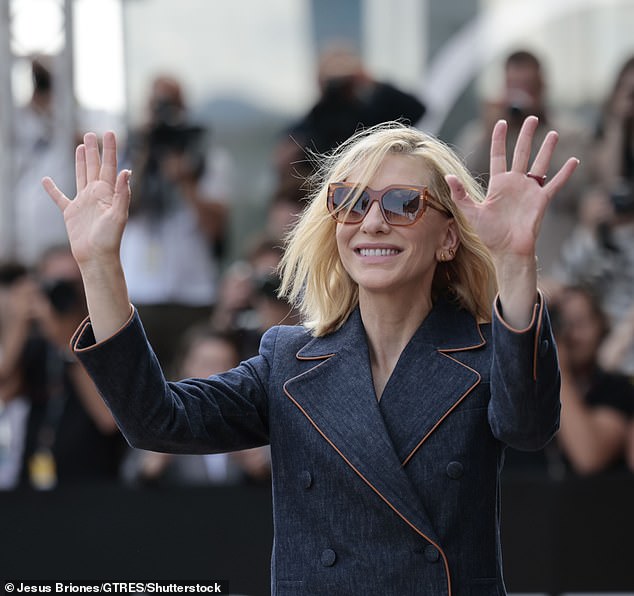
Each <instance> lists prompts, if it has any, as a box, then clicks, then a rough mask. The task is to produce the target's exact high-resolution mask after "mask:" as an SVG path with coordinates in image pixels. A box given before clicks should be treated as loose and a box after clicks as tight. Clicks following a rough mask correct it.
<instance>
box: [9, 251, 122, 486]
mask: <svg viewBox="0 0 634 596" xmlns="http://www.w3.org/2000/svg"><path fill="white" fill-rule="evenodd" d="M0 288H1V292H0V296H1V297H2V304H1V306H2V311H1V314H0V318H1V323H2V333H1V349H2V358H0V391H1V397H2V399H3V400H4V401H7V403H8V404H9V405H10V406H12V407H13V404H14V403H15V402H16V401H18V400H20V401H21V402H23V404H24V406H25V407H23V408H22V415H21V416H20V423H19V426H14V427H13V428H12V432H13V433H14V434H15V438H16V439H17V438H19V445H15V449H16V450H15V451H14V455H15V456H19V460H20V461H19V463H18V462H16V467H17V468H18V473H17V474H16V477H15V478H14V479H13V480H12V482H10V483H8V484H7V487H9V488H11V487H14V486H16V485H17V484H18V482H21V483H24V484H28V485H31V486H32V487H34V488H37V489H50V488H53V487H55V486H56V485H58V484H68V483H73V482H88V481H98V480H115V479H117V478H118V471H119V463H120V460H121V457H122V455H123V453H124V449H125V445H124V442H123V439H122V438H121V435H120V433H119V431H118V430H117V427H116V424H115V422H114V419H113V418H112V415H111V414H110V412H109V410H108V409H107V408H106V407H105V405H104V403H103V401H102V400H101V398H100V397H99V394H98V393H97V389H96V387H95V385H94V384H93V382H92V381H91V380H90V378H89V377H88V375H87V374H86V372H85V371H84V369H83V368H82V367H81V366H80V365H79V363H78V361H77V360H76V358H75V357H74V355H73V354H71V352H70V350H69V347H68V342H69V339H70V336H71V334H72V332H73V330H74V329H75V328H76V326H77V325H78V324H79V323H80V322H81V321H82V320H83V319H84V318H85V316H86V314H87V309H86V302H85V297H84V292H83V286H82V283H81V279H80V277H79V269H78V268H77V265H76V263H75V261H74V259H73V257H72V254H71V253H70V250H69V249H68V247H66V246H63V247H53V248H50V249H49V250H48V251H47V252H45V253H44V255H43V256H42V257H41V259H40V262H39V264H38V266H37V270H36V271H35V272H34V273H31V272H29V271H28V270H27V269H25V268H24V267H20V266H19V265H12V264H5V265H4V266H2V267H0Z"/></svg>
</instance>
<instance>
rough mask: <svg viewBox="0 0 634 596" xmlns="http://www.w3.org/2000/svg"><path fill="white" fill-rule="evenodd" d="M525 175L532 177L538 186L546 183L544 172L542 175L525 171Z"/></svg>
mask: <svg viewBox="0 0 634 596" xmlns="http://www.w3.org/2000/svg"><path fill="white" fill-rule="evenodd" d="M526 177H527V178H532V179H533V180H535V182H537V184H539V185H540V186H544V184H546V180H547V178H548V176H546V174H544V175H543V176H540V175H539V174H533V173H532V172H526Z"/></svg>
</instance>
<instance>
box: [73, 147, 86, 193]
mask: <svg viewBox="0 0 634 596" xmlns="http://www.w3.org/2000/svg"><path fill="white" fill-rule="evenodd" d="M75 182H76V184H77V194H79V191H80V190H82V189H83V188H84V187H85V186H86V146H85V145H77V149H75Z"/></svg>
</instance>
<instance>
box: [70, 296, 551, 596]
mask: <svg viewBox="0 0 634 596" xmlns="http://www.w3.org/2000/svg"><path fill="white" fill-rule="evenodd" d="M72 346H73V348H74V350H75V353H76V354H77V356H78V358H79V359H80V360H81V362H82V363H83V364H84V366H85V367H86V369H87V370H88V372H89V373H90V375H91V376H92V378H93V379H94V381H95V383H96V385H97V387H98V388H99V391H100V392H101V394H102V396H103V398H104V400H105V401H106V403H107V404H108V406H109V407H110V409H111V410H112V412H113V414H114V416H115V418H116V420H117V423H118V424H119V426H120V428H121V430H122V431H123V433H124V435H125V437H126V438H127V440H128V441H129V443H130V444H131V445H133V446H135V447H141V448H144V449H152V450H158V451H161V450H162V451H169V452H178V453H185V452H188V453H206V452H217V451H229V450H235V449H243V448H248V447H254V446H258V445H263V444H266V443H270V445H271V457H272V474H273V503H274V511H273V519H274V529H275V537H274V544H273V555H272V561H271V581H272V586H271V589H272V593H273V594H275V595H277V596H291V595H300V594H301V595H305V594H310V595H324V596H336V595H340V594H341V595H355V596H356V595H360V594H364V595H374V594H376V595H377V596H404V595H410V594H411V595H417V594H430V595H433V596H439V595H447V596H449V595H454V596H455V595H463V594H464V595H469V594H481V595H484V594H487V595H489V594H491V595H493V594H495V595H499V594H504V593H505V588H504V582H503V577H502V562H501V556H500V544H499V526H498V524H499V511H500V503H499V473H500V470H501V468H502V463H503V453H504V449H505V447H506V446H507V445H511V446H513V447H516V448H519V449H527V450H532V449H539V448H541V447H542V446H544V445H545V444H546V443H547V442H548V441H549V440H550V439H551V437H552V436H553V434H554V433H555V432H556V430H557V428H558V424H559V410H560V404H559V386H560V381H559V369H558V364H557V355H556V349H555V344H554V341H553V338H552V334H551V328H550V324H549V320H548V315H547V312H546V309H545V307H544V304H543V299H542V297H541V296H540V297H539V301H538V304H536V306H535V309H534V312H533V318H532V321H531V323H530V325H529V326H528V327H527V328H526V329H525V330H521V331H517V330H513V329H511V328H510V327H508V326H507V325H506V324H505V323H504V322H503V320H502V319H501V317H500V314H499V312H498V304H497V302H496V305H495V306H494V308H493V320H492V323H489V324H477V323H476V321H475V320H474V318H473V317H472V316H471V315H470V314H469V313H467V312H466V311H464V310H461V309H459V308H457V307H456V306H454V305H453V304H451V303H449V302H447V301H439V302H437V303H436V304H435V305H434V308H433V309H432V311H431V312H430V314H429V315H428V316H427V318H426V319H425V321H424V322H423V323H422V324H421V326H420V328H419V329H418V330H417V331H416V333H415V334H414V336H413V337H412V339H411V340H410V342H409V344H408V345H407V346H406V347H405V349H404V350H403V353H402V354H401V356H400V359H399V361H398V363H397V364H396V367H395V369H394V372H393V373H392V375H391V377H390V379H389V381H388V383H387V385H386V387H385V390H384V392H383V395H382V397H381V399H380V401H378V400H377V398H376V394H375V391H374V386H373V382H372V373H371V368H370V358H369V353H368V345H367V340H366V335H365V331H364V327H363V324H362V321H361V316H360V313H359V311H358V310H355V311H354V312H353V313H352V314H351V315H350V317H349V319H348V320H347V322H346V323H345V324H344V325H343V326H342V327H341V328H340V329H339V330H338V331H336V332H334V333H331V334H329V335H327V336H324V337H319V338H314V337H312V336H311V335H310V334H309V332H307V331H306V330H305V329H304V328H303V327H289V326H280V327H274V328H272V329H271V330H269V331H268V332H267V333H266V334H265V335H264V337H263V339H262V342H261V347H260V354H259V355H258V356H256V357H254V358H252V359H250V360H248V361H246V362H243V363H241V364H240V365H239V366H238V367H236V368H234V369H232V370H230V371H228V372H226V373H222V374H220V375H216V376H213V377H210V378H209V379H187V380H184V381H181V382H178V383H168V382H166V381H165V379H164V377H163V374H162V372H161V370H160V367H159V364H158V362H157V360H156V358H155V356H154V354H153V353H152V351H151V348H150V346H149V345H148V343H147V340H146V337H145V335H144V332H143V328H142V325H141V322H140V320H139V317H138V315H137V313H136V312H134V311H133V313H132V315H131V317H130V320H129V321H128V322H127V324H126V325H125V326H124V327H123V328H122V329H121V330H120V331H119V332H118V333H116V334H115V335H114V336H113V337H111V338H109V339H107V340H106V341H103V342H100V343H98V344H96V343H95V340H94V336H93V334H92V331H91V326H90V321H89V320H86V321H85V322H84V323H83V324H82V325H81V326H80V328H79V329H78V330H77V332H76V334H75V336H74V338H73V340H72Z"/></svg>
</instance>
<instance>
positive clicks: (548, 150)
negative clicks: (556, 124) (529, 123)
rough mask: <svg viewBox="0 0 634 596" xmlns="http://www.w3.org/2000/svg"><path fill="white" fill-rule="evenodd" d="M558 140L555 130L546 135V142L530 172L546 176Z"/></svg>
mask: <svg viewBox="0 0 634 596" xmlns="http://www.w3.org/2000/svg"><path fill="white" fill-rule="evenodd" d="M558 140H559V135H558V134H557V133H556V132H555V131H554V130H551V131H550V132H549V133H548V134H547V135H546V138H545V139H544V142H543V143H542V145H541V147H540V148H539V151H538V152H537V155H536V156H535V161H533V165H532V166H531V169H530V171H531V173H532V174H536V175H537V176H544V175H545V174H546V173H547V172H548V167H549V166H550V160H551V159H552V156H553V153H554V151H555V147H556V146H557V141H558Z"/></svg>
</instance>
